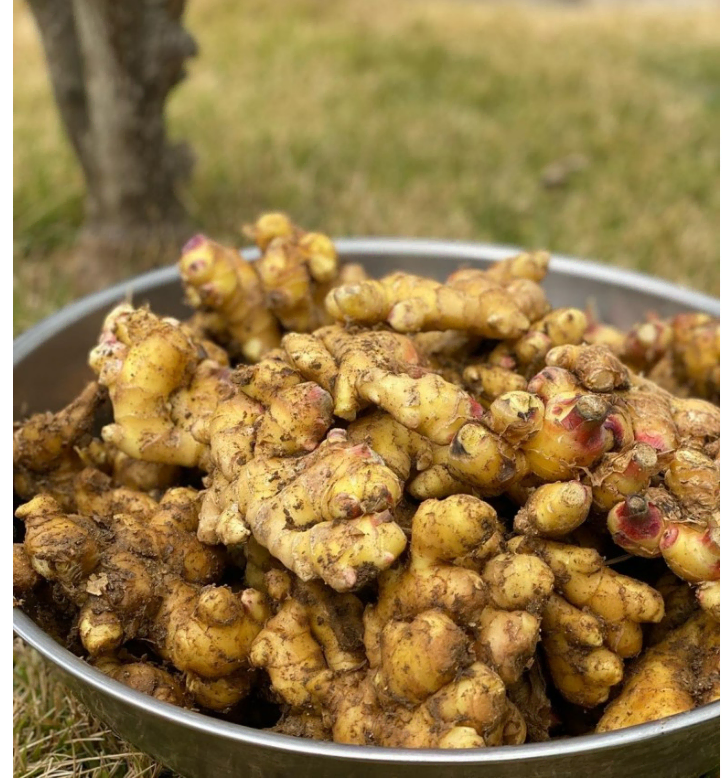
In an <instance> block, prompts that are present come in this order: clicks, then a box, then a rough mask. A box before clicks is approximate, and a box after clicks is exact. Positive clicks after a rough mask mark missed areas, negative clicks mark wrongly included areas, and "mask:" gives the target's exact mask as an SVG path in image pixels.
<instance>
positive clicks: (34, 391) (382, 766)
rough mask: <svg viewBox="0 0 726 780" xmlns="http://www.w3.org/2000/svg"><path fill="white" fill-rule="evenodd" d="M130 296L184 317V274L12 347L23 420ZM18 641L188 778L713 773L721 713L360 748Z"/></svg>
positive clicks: (567, 267) (144, 282)
mask: <svg viewBox="0 0 726 780" xmlns="http://www.w3.org/2000/svg"><path fill="white" fill-rule="evenodd" d="M337 246H338V249H339V251H340V254H341V256H342V257H343V259H344V260H346V261H356V262H360V263H363V264H364V265H365V267H366V268H367V269H368V271H369V273H371V274H372V275H373V276H380V275H382V274H383V273H386V272H388V271H390V270H392V269H396V268H400V269H404V270H407V271H412V272H416V273H421V274H426V275H431V276H438V277H444V276H445V275H446V274H448V273H449V272H450V271H452V270H453V269H454V268H455V267H457V266H458V265H473V266H475V265H486V264H487V263H490V262H491V261H493V260H498V259H501V258H503V257H507V256H509V255H511V254H512V253H513V250H512V249H511V248H509V247H501V246H490V245H485V244H464V243H451V242H437V241H411V240H395V239H350V240H341V241H339V242H338V243H337ZM252 256H254V253H250V257H252ZM545 288H546V290H547V293H548V294H549V296H550V299H551V301H552V302H553V304H554V305H555V306H561V305H571V306H585V305H587V304H591V305H594V306H596V307H597V312H598V314H599V316H600V318H601V319H603V320H604V321H606V322H609V323H612V324H614V325H618V326H621V327H627V326H629V325H631V324H632V323H634V322H635V321H637V320H638V319H639V318H642V317H643V315H644V313H645V312H647V311H655V312H658V313H660V314H663V315H671V314H674V313H677V312H679V311H689V310H698V311H707V312H710V313H712V314H718V312H719V302H718V301H717V300H715V299H714V298H709V297H707V296H705V295H701V294H699V293H696V292H693V291H691V290H687V289H684V288H681V287H676V286H675V285H672V284H668V283H666V282H662V281H659V280H657V279H653V278H652V277H648V276H644V275H642V274H636V273H633V272H629V271H623V270H619V269H615V268H607V267H605V266H601V265H597V264H595V263H589V262H584V261H581V260H575V259H571V258H565V257H554V258H553V261H552V265H551V270H550V273H549V275H548V277H547V280H546V282H545ZM129 294H132V295H133V296H134V301H135V302H137V303H142V302H149V303H150V304H151V306H152V308H153V310H154V311H156V312H158V313H162V314H166V315H173V316H180V315H181V316H183V315H184V314H185V311H186V310H185V307H184V305H183V304H182V301H181V298H182V295H181V288H180V285H179V281H178V276H177V272H176V269H174V268H167V269H163V270H160V271H154V272H152V273H149V274H145V275H143V276H139V277H137V278H135V279H132V280H130V281H129V282H127V283H124V284H121V285H118V286H116V287H113V288H111V289H109V290H105V291H104V292H101V293H98V294H96V295H92V296H90V297H88V298H84V299H83V300H81V301H78V302H77V303H74V304H72V305H71V306H68V307H67V308H65V309H64V310H63V311H61V312H59V313H58V314H55V315H53V316H52V317H49V318H48V319H46V320H44V321H43V322H41V323H40V324H38V325H36V326H35V327H34V328H32V329H31V330H29V331H28V332H26V333H24V334H23V335H22V336H20V337H19V338H18V339H17V340H16V341H15V344H14V356H13V357H14V365H15V371H14V380H13V381H14V384H13V391H14V414H15V419H18V418H19V417H20V416H21V415H25V414H29V413H32V412H37V411H45V410H46V409H59V408H61V407H62V406H64V405H65V404H66V403H68V402H69V401H70V400H71V398H73V397H74V395H75V394H76V393H77V392H78V391H79V390H80V389H81V387H82V386H83V383H84V381H86V380H87V379H88V378H89V377H90V372H89V370H88V368H87V367H86V358H87V354H88V351H89V349H90V346H91V345H92V344H93V343H94V342H95V340H96V337H97V335H98V332H99V329H100V326H101V322H102V320H103V317H104V315H105V313H106V312H107V311H108V309H109V308H110V307H111V306H112V305H114V304H115V303H117V302H118V301H120V300H122V299H123V298H125V297H126V296H127V295H129ZM59 366H62V367H63V369H62V371H61V370H59V368H58V367H59ZM13 629H14V631H15V632H16V633H17V634H18V635H19V636H21V637H22V638H23V639H24V640H25V641H27V642H28V643H29V644H30V645H32V646H33V647H35V648H36V649H37V650H38V651H39V652H40V653H41V654H42V655H43V656H44V657H45V658H46V659H48V660H49V661H50V662H52V663H53V664H54V665H55V666H56V667H57V669H58V671H59V672H60V674H61V676H62V678H63V679H64V681H65V682H66V684H67V685H68V687H69V688H70V689H71V690H72V691H73V693H75V694H76V696H77V697H78V698H79V699H80V700H81V701H82V702H83V703H84V704H85V705H86V706H87V707H88V709H89V710H90V711H91V712H92V713H93V714H94V715H96V716H97V717H98V718H99V719H100V720H101V721H103V722H105V723H107V724H108V726H109V727H110V728H112V729H113V730H114V731H115V732H116V733H117V734H119V735H120V736H122V737H123V738H125V739H126V740H128V741H129V742H131V743H132V744H133V745H135V746H136V747H138V748H139V749H140V750H143V751H144V752H146V753H148V754H149V755H152V756H154V757H155V758H156V759H158V760H159V761H160V762H162V763H163V764H165V765H166V766H168V767H170V768H172V769H174V770H175V771H176V772H178V773H180V774H182V775H185V776H187V777H697V776H699V775H701V774H703V773H704V772H706V771H708V770H709V769H712V768H714V767H715V766H716V765H717V763H718V757H719V742H718V730H719V711H720V710H719V704H718V703H713V704H709V705H707V706H705V707H701V708H699V709H697V710H694V711H692V712H687V713H684V714H682V715H675V716H673V717H670V718H665V719H663V720H660V721H655V722H652V723H647V724H645V725H642V726H636V727H633V728H629V729H623V730H621V731H615V732H612V733H610V734H598V735H591V736H584V737H573V738H569V739H563V740H558V741H554V742H548V743H539V744H532V745H520V746H517V747H500V748H487V749H482V750H457V751H444V750H400V749H393V748H373V747H354V746H348V745H336V744H332V743H327V742H317V741H312V740H305V739H298V738H295V737H285V736H281V735H277V734H271V733H268V732H265V731H258V730H255V729H250V728H245V727H243V726H236V725H234V724H230V723H225V722H223V721H221V720H216V719H214V718H211V717H207V716H205V715H200V714H198V713H195V712H191V711H189V710H184V709H181V708H179V707H174V706H172V705H169V704H163V703H162V702H158V701H156V700H155V699H153V698H151V697H149V696H145V695H143V694H140V693H137V692H136V691H134V690H131V689H130V688H127V687H126V686H124V685H122V684H121V683H118V682H115V681H114V680H111V679H109V678H108V677H106V676H104V675H103V674H101V673H100V672H98V671H96V670H95V669H93V668H92V667H90V666H89V665H88V664H86V663H85V662H84V661H82V660H81V659H79V658H77V657H76V656H74V655H73V654H72V653H70V652H68V651H67V650H65V649H64V648H63V647H61V646H60V645H59V644H57V643H56V642H55V641H54V640H52V639H51V638H50V637H49V636H47V635H46V634H45V633H44V632H42V631H41V630H40V629H39V628H38V627H37V626H36V625H35V623H33V622H32V621H31V620H30V619H29V618H28V617H26V616H25V615H24V614H23V613H22V612H20V610H18V609H16V610H14V615H13Z"/></svg>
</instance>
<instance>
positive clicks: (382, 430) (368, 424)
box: [348, 410, 433, 481]
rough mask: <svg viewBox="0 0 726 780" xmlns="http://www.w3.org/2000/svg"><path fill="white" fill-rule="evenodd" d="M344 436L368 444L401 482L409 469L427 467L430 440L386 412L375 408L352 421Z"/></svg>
mask: <svg viewBox="0 0 726 780" xmlns="http://www.w3.org/2000/svg"><path fill="white" fill-rule="evenodd" d="M348 438H349V439H350V440H351V442H353V444H366V445H368V446H369V447H370V448H371V449H372V450H373V451H374V452H377V453H378V454H379V455H380V456H381V457H382V458H383V460H384V461H385V462H386V465H387V466H388V468H390V469H391V470H392V471H394V472H395V473H396V475H397V476H398V477H399V478H400V479H402V480H404V481H405V480H407V479H408V478H409V476H410V475H411V473H412V472H414V471H422V470H424V469H427V468H429V467H430V466H431V465H432V463H433V449H432V445H431V442H430V441H429V440H428V439H426V438H425V437H423V436H421V435H420V434H418V433H416V431H412V430H410V429H409V428H406V427H405V426H403V425H401V423H399V422H397V421H396V420H395V419H394V418H393V417H391V415H390V414H388V413H387V412H383V411H380V410H376V411H374V412H371V413H370V414H367V415H365V417H359V418H358V419H357V420H354V421H353V422H352V423H351V424H350V425H349V426H348Z"/></svg>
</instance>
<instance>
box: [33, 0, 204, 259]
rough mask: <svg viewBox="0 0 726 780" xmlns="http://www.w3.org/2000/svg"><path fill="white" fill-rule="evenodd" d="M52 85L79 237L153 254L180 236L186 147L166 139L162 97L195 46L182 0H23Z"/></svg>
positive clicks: (113, 249)
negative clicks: (71, 168)
mask: <svg viewBox="0 0 726 780" xmlns="http://www.w3.org/2000/svg"><path fill="white" fill-rule="evenodd" d="M30 5H31V8H32V10H33V13H34V16H35V19H36V22H37V24H38V28H39V29H40V34H41V38H42V41H43V46H44V49H45V54H46V60H47V62H48V68H49V71H50V75H51V81H52V84H53V92H54V95H55V99H56V102H57V103H58V107H59V110H60V114H61V118H62V120H63V124H64V127H65V129H66V132H67V133H68V136H69V138H70V140H71V143H72V145H73V148H74V150H75V151H76V154H77V156H78V159H79V161H80V163H81V166H82V168H83V172H84V176H85V180H86V185H87V199H86V222H85V225H84V230H83V233H82V241H83V242H85V243H86V244H90V245H91V246H92V247H93V248H94V250H96V251H99V252H101V253H105V254H109V253H111V254H114V255H118V254H122V255H129V256H135V255H138V254H139V253H143V254H145V255H151V256H152V257H156V256H159V255H164V254H165V253H166V252H167V251H168V250H169V249H170V245H171V246H177V245H178V243H179V242H180V241H181V240H183V238H184V235H185V231H186V224H187V220H186V213H185V210H184V207H183V205H182V203H181V201H180V199H179V194H178V188H179V184H180V183H181V182H183V181H184V180H185V179H187V178H188V176H189V174H190V172H191V167H192V155H191V152H190V151H189V150H188V148H187V147H186V146H185V145H183V144H179V145H172V144H170V143H169V141H168V139H167V135H166V128H165V124H164V105H165V102H166V99H167V97H168V95H169V92H170V91H171V89H172V88H173V87H174V86H175V85H176V84H177V83H178V82H179V81H180V80H181V79H182V78H183V76H184V61H185V60H186V58H187V57H190V56H193V55H194V54H195V53H196V46H195V44H194V41H193V39H192V38H191V36H190V35H189V34H188V33H187V32H186V31H185V30H184V28H183V27H182V25H181V16H182V13H183V11H184V5H185V2H184V0H30Z"/></svg>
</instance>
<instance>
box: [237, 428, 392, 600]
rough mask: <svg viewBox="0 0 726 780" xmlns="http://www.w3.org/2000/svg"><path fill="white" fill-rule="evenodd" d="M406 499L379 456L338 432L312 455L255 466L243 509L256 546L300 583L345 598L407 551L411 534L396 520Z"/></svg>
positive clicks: (242, 496) (244, 488)
mask: <svg viewBox="0 0 726 780" xmlns="http://www.w3.org/2000/svg"><path fill="white" fill-rule="evenodd" d="M401 495H402V487H401V483H400V480H399V479H398V477H397V476H396V475H395V473H394V472H392V471H391V470H390V469H389V468H388V467H387V466H386V465H385V463H384V462H383V460H382V458H381V457H380V456H379V455H377V454H375V453H374V452H373V451H372V450H371V449H370V448H369V447H368V446H366V445H363V444H358V445H353V446H351V444H350V443H349V442H348V439H347V437H346V434H345V432H344V431H342V430H340V429H333V430H332V431H330V433H329V434H328V436H327V438H326V440H325V441H324V442H323V443H322V444H321V445H320V446H319V447H318V448H317V449H316V450H315V451H314V452H312V453H310V454H309V455H305V456H302V457H299V458H270V459H254V460H252V461H250V462H249V463H248V464H247V466H246V467H245V469H244V470H243V472H242V474H241V476H240V479H239V494H238V503H239V507H240V511H241V513H242V514H243V516H244V517H245V518H246V521H247V523H248V525H249V528H250V529H251V531H252V534H253V535H254V537H255V539H256V540H257V541H258V542H259V543H260V544H261V545H262V546H263V547H265V548H267V549H268V550H269V551H270V553H272V555H274V556H275V558H277V559H278V560H280V561H281V562H282V563H283V564H284V565H285V566H286V567H287V568H288V569H290V570H291V571H293V572H294V573H295V574H297V576H298V577H300V579H302V580H303V581H307V580H310V579H314V578H316V577H319V578H321V579H322V580H323V581H324V582H326V583H327V584H328V585H330V586H331V587H332V588H334V589H335V590H338V591H344V590H352V589H357V588H360V587H362V586H363V585H364V584H365V583H366V582H367V581H369V580H370V579H371V578H373V577H375V576H376V574H377V573H378V572H379V571H382V570H383V569H386V568H388V567H389V566H390V565H391V564H392V563H393V562H394V561H395V560H396V558H398V556H399V555H400V554H401V553H402V552H403V550H404V548H405V545H406V537H405V534H404V533H403V531H402V530H401V529H400V528H399V527H398V525H396V523H395V522H392V517H391V514H390V510H391V509H392V508H393V507H395V506H396V504H398V502H399V501H400V499H401Z"/></svg>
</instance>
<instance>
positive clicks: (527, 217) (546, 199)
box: [14, 0, 719, 330]
mask: <svg viewBox="0 0 726 780" xmlns="http://www.w3.org/2000/svg"><path fill="white" fill-rule="evenodd" d="M717 21H718V8H717V6H716V5H715V4H714V5H705V6H698V7H696V8H691V9H687V8H674V9H673V8H672V9H668V10H663V9H660V8H658V7H653V6H646V7H643V8H637V7H628V6H625V7H623V6H620V5H618V6H615V7H611V8H602V7H590V8H588V7H584V8H563V7H560V6H555V7H537V8H533V7H531V6H520V5H517V4H507V5H506V6H503V5H501V4H493V5H492V4H488V3H468V2H457V0H432V1H431V2H427V1H424V0H412V1H411V2H408V3H403V4H391V3H388V2H386V1H385V0H370V2H367V3H365V4H360V3H355V2H353V1H352V0H345V1H343V2H339V3H336V4H334V5H332V6H331V5H330V4H329V3H326V2H324V1H323V0H287V1H286V2H279V3H276V4H275V10H274V12H271V11H270V7H269V4H268V3H266V2H263V1H262V0H244V2H239V0H194V1H193V2H191V3H190V8H189V13H188V26H189V28H190V30H191V31H192V32H193V33H194V35H195V37H196V38H197V40H198V42H199V45H200V52H201V54H200V57H199V58H198V59H197V60H195V61H192V62H191V63H190V66H189V79H188V80H187V81H185V82H184V83H183V84H182V85H181V86H180V88H179V89H178V90H177V91H176V93H175V94H174V95H173V98H172V100H171V103H170V106H169V128H170V133H171V135H172V136H173V137H174V138H184V139H187V140H188V141H190V142H191V144H192V146H193V147H194V149H195V150H196V153H197V156H198V162H197V167H196V172H195V176H194V179H193V181H192V182H191V184H190V186H189V188H188V189H187V190H186V191H185V193H184V197H185V200H186V202H187V205H188V208H189V210H190V212H191V214H192V215H193V218H194V220H195V222H196V224H197V225H198V226H199V227H200V228H202V229H204V230H205V231H207V232H209V233H211V234H214V235H215V236H218V237H220V238H223V239H227V240H239V237H238V233H237V227H238V225H239V224H240V222H241V221H243V220H247V219H249V218H251V217H253V216H254V215H256V214H257V213H258V212H259V211H261V210H263V209H266V208H281V209H285V210H288V211H289V212H291V213H292V214H293V215H294V217H295V219H296V220H297V221H298V222H299V223H301V224H304V225H308V226H310V227H318V228H323V229H326V230H327V231H329V232H331V233H333V234H337V235H343V234H348V235H350V234H358V235H362V234H365V235H410V236H435V237H442V238H460V239H474V240H476V239H480V240H487V241H497V242H506V243H512V244H519V245H525V246H544V247H547V248H549V249H551V250H554V251H560V252H565V253H569V254H579V255H583V256H588V257H593V258H598V259H601V260H603V261H605V262H609V263H614V264H617V265H621V266H624V267H632V268H637V269H640V270H644V271H649V272H651V273H656V274H658V275H660V276H663V277H666V278H668V279H671V280H674V281H677V282H680V283H683V284H688V285H690V286H693V287H697V288H700V289H702V290H706V291H711V292H715V290H716V288H717V282H718V214H719V198H718V187H717V183H718V170H719V156H718V155H719V152H718V132H719V131H718V120H717V111H718V106H719V101H718V94H719V93H718V87H719V64H718V55H719V38H718V26H717V24H716V22H717ZM15 47H16V59H17V60H18V61H19V62H22V63H23V67H22V68H16V69H15V73H14V81H15V116H14V129H15V149H14V160H15V184H14V200H15V252H14V259H15V277H16V301H17V302H18V316H17V319H16V329H18V330H20V329H22V328H24V327H26V326H27V325H28V324H29V323H30V322H31V321H32V320H33V319H34V318H37V317H38V316H40V315H42V314H43V313H45V312H46V311H47V310H48V309H49V308H53V307H56V306H59V305H61V304H62V303H64V302H65V301H67V300H68V299H69V298H71V297H74V296H75V295H77V294H78V292H79V290H80V289H82V288H83V285H80V284H79V281H78V280H79V279H86V278H87V276H88V274H87V273H86V272H87V271H88V270H89V269H87V268H86V267H85V266H83V265H81V266H79V265H78V263H72V262H71V263H69V262H67V260H68V258H69V250H71V248H72V244H73V240H74V237H75V235H76V231H77V229H78V226H79V225H80V222H81V219H82V180H81V177H80V174H79V172H78V167H77V166H76V164H75V161H74V159H73V157H72V154H71V152H70V149H69V147H68V145H67V143H66V142H65V140H64V138H63V135H62V132H61V130H60V127H59V124H58V119H57V117H56V114H55V110H54V107H53V105H52V101H51V99H50V93H49V88H48V84H47V80H46V77H45V72H44V67H43V62H42V56H41V53H40V51H39V47H38V44H37V40H36V35H35V31H34V28H33V26H32V20H31V19H30V18H29V14H28V12H27V10H26V9H25V7H23V6H21V5H16V22H15ZM573 155H574V156H576V157H577V159H578V160H579V162H580V165H579V166H578V168H579V169H578V170H576V171H571V172H570V173H569V174H568V170H567V169H568V160H569V159H570V158H571V157H572V156H573ZM560 161H561V162H560ZM552 167H554V168H555V169H558V168H559V169H561V170H562V171H563V172H562V173H561V175H560V176H559V177H558V178H559V179H560V181H561V186H558V187H545V186H543V182H542V178H543V173H544V172H545V171H550V170H551V169H552ZM70 256H72V252H71V253H70ZM29 261H30V262H29ZM85 262H87V261H85ZM98 264H99V265H102V258H99V259H98ZM28 267H29V268H30V270H28ZM127 273H130V270H129V269H125V268H124V267H118V266H116V267H113V268H106V269H104V273H101V274H95V275H92V276H93V278H94V279H95V278H98V282H97V283H98V284H102V283H107V282H108V281H110V280H112V279H114V278H117V277H121V276H124V275H125V274H127ZM38 277H42V278H43V282H42V283H41V284H45V287H46V290H47V294H45V293H42V294H39V292H38V291H39V286H38ZM49 279H52V283H49V282H48V280H49ZM85 286H88V283H86V285H85Z"/></svg>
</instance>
